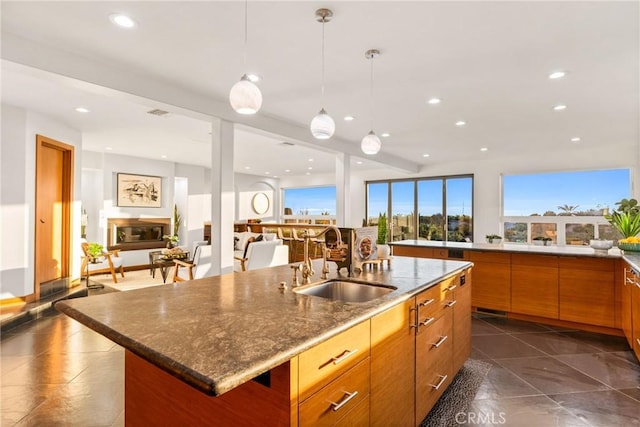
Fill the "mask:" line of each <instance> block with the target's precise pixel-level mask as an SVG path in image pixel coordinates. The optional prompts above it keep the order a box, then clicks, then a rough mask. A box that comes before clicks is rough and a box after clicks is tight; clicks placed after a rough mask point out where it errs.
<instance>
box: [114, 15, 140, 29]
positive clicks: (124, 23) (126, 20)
mask: <svg viewBox="0 0 640 427" xmlns="http://www.w3.org/2000/svg"><path fill="white" fill-rule="evenodd" d="M109 19H110V20H111V22H113V23H114V24H116V25H118V26H119V27H123V28H133V27H135V26H136V21H134V20H133V19H131V18H130V17H128V16H127V15H122V14H120V13H114V14H111V15H109Z"/></svg>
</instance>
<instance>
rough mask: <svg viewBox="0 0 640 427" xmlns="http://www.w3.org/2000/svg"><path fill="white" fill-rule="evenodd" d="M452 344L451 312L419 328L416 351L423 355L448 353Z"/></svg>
mask: <svg viewBox="0 0 640 427" xmlns="http://www.w3.org/2000/svg"><path fill="white" fill-rule="evenodd" d="M452 342H453V311H450V312H448V313H446V314H445V315H444V316H442V317H440V318H438V319H436V320H434V321H433V322H432V323H431V324H430V325H429V326H426V327H425V326H420V328H419V329H418V336H417V340H416V351H417V352H419V353H421V354H424V355H429V354H434V355H438V354H444V353H447V352H448V351H450V349H451V344H452Z"/></svg>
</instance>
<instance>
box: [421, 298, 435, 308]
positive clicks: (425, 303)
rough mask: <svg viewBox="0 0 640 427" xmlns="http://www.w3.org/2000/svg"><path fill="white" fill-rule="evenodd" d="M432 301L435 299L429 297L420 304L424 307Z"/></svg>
mask: <svg viewBox="0 0 640 427" xmlns="http://www.w3.org/2000/svg"><path fill="white" fill-rule="evenodd" d="M434 301H435V300H434V299H433V298H431V299H428V300H426V301H424V302H421V303H420V305H421V306H423V307H426V306H428V305H429V304H431V303H432V302H434Z"/></svg>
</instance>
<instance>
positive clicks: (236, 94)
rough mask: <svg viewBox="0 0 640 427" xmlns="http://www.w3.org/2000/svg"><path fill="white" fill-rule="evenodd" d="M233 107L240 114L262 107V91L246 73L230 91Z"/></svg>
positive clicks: (249, 112) (245, 65) (255, 110)
mask: <svg viewBox="0 0 640 427" xmlns="http://www.w3.org/2000/svg"><path fill="white" fill-rule="evenodd" d="M247 2H248V0H245V2H244V67H245V68H246V67H247V6H248V5H247ZM229 102H230V103H231V107H232V108H233V109H234V110H235V111H236V112H237V113H239V114H255V113H257V112H258V110H260V107H262V93H261V92H260V89H259V88H258V86H256V85H255V84H254V83H253V82H252V81H251V80H249V77H247V75H246V74H243V75H242V77H241V78H240V81H239V82H238V83H236V84H234V85H233V87H232V88H231V91H230V92H229Z"/></svg>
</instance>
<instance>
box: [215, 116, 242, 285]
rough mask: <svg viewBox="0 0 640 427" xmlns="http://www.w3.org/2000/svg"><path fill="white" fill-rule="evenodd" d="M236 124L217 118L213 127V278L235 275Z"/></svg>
mask: <svg viewBox="0 0 640 427" xmlns="http://www.w3.org/2000/svg"><path fill="white" fill-rule="evenodd" d="M233 176H234V175H233V123H231V122H229V121H226V120H221V119H217V118H214V119H213V120H212V123H211V245H212V248H211V253H212V263H211V271H210V274H212V275H219V274H226V273H231V272H232V271H233V251H232V243H233V220H234V217H235V212H234V209H235V205H236V203H235V191H234V183H233Z"/></svg>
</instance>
